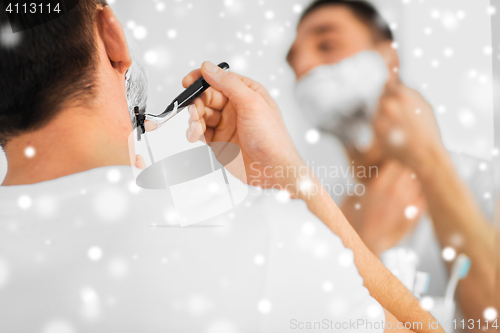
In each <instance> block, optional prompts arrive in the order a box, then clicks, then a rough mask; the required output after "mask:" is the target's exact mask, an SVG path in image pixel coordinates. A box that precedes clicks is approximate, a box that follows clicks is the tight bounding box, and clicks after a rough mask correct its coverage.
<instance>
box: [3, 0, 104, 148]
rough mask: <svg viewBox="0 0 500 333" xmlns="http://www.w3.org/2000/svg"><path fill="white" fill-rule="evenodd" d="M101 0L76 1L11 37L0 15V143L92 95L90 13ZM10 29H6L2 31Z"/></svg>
mask: <svg viewBox="0 0 500 333" xmlns="http://www.w3.org/2000/svg"><path fill="white" fill-rule="evenodd" d="M98 4H101V5H106V4H107V3H106V1H105V0H79V2H78V4H77V5H76V6H75V7H74V8H73V9H71V10H70V11H68V12H67V13H65V14H64V15H62V16H60V17H58V18H56V19H54V20H52V21H49V22H47V23H44V24H42V25H39V26H36V27H33V28H30V29H27V30H24V31H21V32H16V33H15V35H18V36H15V35H10V37H14V38H15V39H19V40H18V42H17V43H12V44H10V43H8V41H7V40H2V37H4V38H5V36H6V35H7V34H12V33H11V32H10V26H9V25H8V23H7V22H8V18H7V14H6V12H5V11H2V13H0V29H2V34H1V35H0V73H1V75H0V145H1V146H2V147H4V146H5V145H6V144H7V142H8V141H9V140H10V139H11V138H13V137H15V136H18V135H20V134H22V133H26V132H29V131H32V130H36V129H39V128H41V127H43V126H44V125H46V124H47V123H48V122H49V121H50V120H51V119H53V118H54V116H56V115H57V114H58V112H60V111H61V109H62V108H63V107H64V105H65V103H67V102H74V103H87V102H88V101H89V100H90V98H91V97H92V96H94V95H95V91H96V85H95V64H96V62H97V47H96V42H95V38H94V36H95V31H96V30H95V17H96V10H97V5H98ZM6 29H9V30H6Z"/></svg>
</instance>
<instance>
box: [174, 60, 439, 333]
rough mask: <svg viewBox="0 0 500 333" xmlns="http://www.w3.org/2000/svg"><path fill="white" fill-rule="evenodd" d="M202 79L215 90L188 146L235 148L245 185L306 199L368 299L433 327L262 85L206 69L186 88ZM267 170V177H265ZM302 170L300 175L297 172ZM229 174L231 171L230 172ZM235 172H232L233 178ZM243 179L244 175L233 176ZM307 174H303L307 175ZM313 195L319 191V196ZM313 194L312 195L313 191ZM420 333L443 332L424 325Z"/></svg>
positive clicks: (203, 102) (196, 115) (200, 107)
mask: <svg viewBox="0 0 500 333" xmlns="http://www.w3.org/2000/svg"><path fill="white" fill-rule="evenodd" d="M200 74H202V75H203V77H204V78H205V80H206V81H207V82H208V83H209V84H210V85H211V88H210V89H208V90H207V91H205V93H204V94H203V96H202V98H201V99H197V101H196V102H195V109H191V110H190V112H191V118H190V130H188V133H187V137H188V139H189V140H190V141H197V140H199V139H202V140H204V141H206V142H208V143H210V142H233V143H235V144H237V145H239V146H240V147H241V151H242V154H243V158H244V160H245V164H246V176H247V180H246V181H247V182H248V183H251V184H252V185H259V186H261V187H264V188H265V187H280V188H282V189H286V190H287V191H288V192H290V193H291V194H292V195H293V196H295V197H296V198H300V199H303V200H304V201H305V202H306V203H307V205H308V207H309V209H310V210H311V211H312V212H313V213H314V214H315V215H316V216H318V217H319V218H320V219H321V220H322V221H323V222H324V223H325V224H326V225H327V226H328V227H329V228H330V229H331V230H332V231H333V232H334V233H335V234H337V235H338V236H339V237H340V238H341V239H342V241H343V242H344V245H345V246H346V247H348V248H350V249H351V250H352V251H353V252H354V258H355V259H354V260H355V264H356V266H357V267H358V271H359V273H360V275H361V276H362V277H363V279H364V284H365V286H366V287H367V289H368V290H369V292H370V294H371V295H372V296H373V297H374V298H375V299H376V300H377V301H378V302H379V303H380V304H381V305H382V306H383V307H384V308H386V309H387V310H388V311H389V312H391V313H392V314H394V316H395V317H396V318H397V319H398V320H399V321H401V322H422V323H427V322H429V321H434V318H432V316H431V315H430V314H429V313H428V312H427V311H425V310H424V309H422V307H421V306H420V304H419V302H418V300H417V299H416V298H415V297H414V296H413V295H412V294H411V292H410V291H409V290H408V289H406V288H405V287H404V285H403V284H402V283H401V282H400V281H399V280H398V279H397V278H396V277H395V276H394V275H392V274H391V273H390V272H389V271H388V270H387V269H386V268H385V267H384V266H383V265H382V263H381V262H380V260H379V259H378V258H376V257H375V255H373V254H372V252H371V251H370V250H368V248H367V247H366V246H365V245H364V244H363V242H362V241H361V240H360V238H359V237H358V235H357V234H356V232H355V231H354V230H353V229H352V227H351V225H350V224H349V223H348V222H347V220H346V219H345V217H344V216H343V215H342V212H341V211H340V210H339V208H338V207H337V205H336V204H335V202H334V201H333V200H332V199H331V197H330V196H329V195H328V193H326V191H325V190H324V188H323V187H322V186H321V184H320V182H319V181H318V179H317V178H316V177H315V176H314V175H313V173H312V171H311V169H309V168H308V167H307V165H306V164H305V162H304V161H303V160H302V159H301V158H300V156H299V155H298V153H297V151H296V149H295V147H294V145H293V142H292V140H291V138H290V136H289V134H288V132H287V130H286V127H285V125H284V122H283V119H282V117H281V113H280V111H279V108H278V106H277V105H276V103H275V102H274V100H273V99H272V98H271V97H270V95H269V94H268V93H267V91H266V90H265V89H264V88H263V87H262V86H261V85H260V84H258V83H256V82H254V81H252V80H250V79H248V78H245V77H242V76H238V75H236V74H234V73H226V72H224V71H222V70H220V69H217V68H215V67H213V65H212V66H210V65H209V64H207V63H204V65H203V66H202V69H201V71H200V70H196V71H193V72H192V73H191V74H190V75H188V76H187V77H186V78H185V79H184V81H183V85H184V86H188V85H190V84H191V83H192V82H194V80H196V79H197V78H199V76H200ZM273 168H276V169H277V170H279V169H281V170H283V168H284V169H285V170H288V169H287V168H292V169H295V170H296V171H297V172H296V173H293V172H291V173H286V174H287V175H286V176H281V177H276V176H273V175H276V173H275V172H273V171H272V170H269V169H273ZM266 170H267V175H270V176H265V175H266V173H265V172H264V171H266ZM299 170H300V171H299ZM230 171H231V170H230ZM233 171H234V172H233ZM233 171H231V172H232V173H233V174H235V175H238V174H241V173H240V172H239V171H241V170H239V171H238V170H233ZM304 171H305V172H304ZM314 189H318V191H315V192H314V193H313V192H312V191H314ZM309 190H312V191H309ZM417 331H418V332H443V331H442V329H441V328H439V329H438V330H436V329H428V328H427V327H426V326H425V325H423V327H422V329H419V330H417Z"/></svg>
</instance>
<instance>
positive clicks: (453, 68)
mask: <svg viewBox="0 0 500 333" xmlns="http://www.w3.org/2000/svg"><path fill="white" fill-rule="evenodd" d="M108 2H109V3H110V4H111V5H114V6H116V8H117V9H119V10H120V11H121V12H122V13H124V12H125V11H124V9H126V8H127V5H128V3H127V2H126V1H125V0H121V1H115V0H108ZM401 3H402V4H403V5H404V6H408V8H410V10H411V9H414V8H422V7H423V8H425V13H424V14H422V15H421V17H419V24H421V25H420V26H415V27H414V28H415V29H414V30H415V31H417V32H418V35H419V36H421V39H413V38H409V37H408V38H406V35H401V34H403V33H405V31H407V30H408V27H407V26H406V25H405V22H404V18H402V17H397V15H396V17H394V19H392V18H391V20H390V23H391V28H392V29H393V30H395V32H396V34H397V39H398V41H399V43H398V42H395V43H394V46H395V47H396V48H398V51H401V52H406V53H407V54H408V55H409V56H408V57H406V58H405V62H406V64H404V66H406V67H405V68H402V69H405V70H407V68H412V69H414V71H416V72H420V75H419V76H416V75H412V74H413V73H412V72H410V73H408V74H407V75H408V76H409V77H411V78H412V79H415V80H416V84H415V86H416V87H424V86H426V87H427V83H428V90H427V92H428V93H429V94H434V98H433V101H435V102H438V103H442V104H441V105H438V106H434V107H435V110H436V111H437V112H438V113H439V117H442V118H440V119H439V121H440V122H443V123H457V124H458V126H457V128H455V129H452V130H451V131H450V129H449V128H445V131H444V133H443V135H445V136H447V137H450V138H451V139H450V140H449V141H453V138H456V137H458V136H464V137H465V136H466V134H464V131H462V129H467V133H470V136H467V138H471V137H472V138H476V137H484V136H485V135H486V134H484V135H483V133H479V134H478V131H481V130H482V129H483V128H484V122H485V120H484V119H483V117H482V116H481V114H484V113H487V112H488V108H487V107H482V108H475V107H473V106H472V105H469V103H468V102H467V101H465V100H464V97H463V96H464V95H462V94H460V93H457V91H460V90H459V89H458V88H457V86H456V85H455V82H459V80H458V79H455V78H457V77H458V75H459V74H460V75H462V76H463V77H464V78H465V79H467V80H469V81H467V83H464V87H465V88H463V89H469V88H470V85H472V84H477V85H481V87H482V88H481V89H482V90H485V91H487V90H488V89H489V85H491V84H492V77H491V75H490V74H489V73H488V68H484V67H483V65H482V64H483V63H488V59H489V58H488V57H491V56H496V55H497V54H498V50H497V46H496V45H494V47H492V46H491V45H488V42H487V41H485V42H481V43H479V44H478V45H476V46H474V48H473V49H472V50H467V49H464V48H463V47H461V45H460V44H463V45H464V46H467V45H469V44H470V40H461V41H460V42H454V41H448V39H449V37H450V36H456V35H462V36H463V38H467V37H466V36H465V35H466V34H463V33H462V32H466V31H470V27H468V26H467V24H468V22H472V24H474V23H475V22H476V21H473V18H474V17H475V16H474V15H475V12H473V11H471V10H470V8H464V9H462V8H452V6H451V5H450V6H449V7H440V6H439V4H437V3H432V2H431V3H428V2H426V3H424V2H419V1H415V0H413V1H407V0H403V1H401ZM413 6H415V7H413ZM418 6H420V7H418ZM434 6H436V8H433V7H434ZM149 7H151V9H150V11H149V12H147V15H149V16H150V19H149V18H148V17H147V16H146V17H145V16H144V15H143V16H142V17H141V13H133V12H132V13H126V12H125V13H126V14H128V16H127V15H124V17H127V18H132V19H133V20H129V21H124V22H122V23H123V25H124V26H125V27H126V28H127V29H129V30H130V31H131V32H132V36H133V39H134V40H135V41H137V42H138V43H139V45H140V46H141V53H139V54H138V57H139V59H140V60H141V61H143V62H144V64H145V65H146V66H147V69H148V74H149V76H150V78H151V79H152V80H153V81H154V82H155V84H154V85H153V87H154V92H155V94H156V95H154V94H153V93H152V94H151V95H152V97H153V103H152V105H153V107H152V110H161V109H162V107H164V103H165V100H166V99H168V98H169V97H173V96H174V95H175V94H176V93H178V91H177V90H178V89H179V87H180V79H181V78H182V76H183V75H185V74H186V73H187V72H188V71H189V70H192V69H194V68H195V67H198V66H199V65H200V64H201V62H202V61H203V60H207V59H210V60H212V59H213V60H215V61H216V60H220V61H223V60H226V61H228V62H230V64H231V66H232V68H233V69H234V70H235V71H237V72H243V73H244V74H246V75H249V76H254V75H255V76H256V77H259V78H264V79H262V81H263V82H262V83H263V84H264V85H265V86H266V87H267V88H268V89H269V91H270V93H271V94H272V95H273V96H274V97H279V98H280V99H281V100H283V101H285V100H286V99H285V98H288V97H289V96H288V95H289V91H288V85H286V84H285V83H288V78H287V80H284V78H285V77H286V76H285V75H283V72H280V71H278V70H277V68H278V67H279V66H285V63H284V60H283V59H282V60H281V62H280V63H279V65H278V66H276V63H277V61H276V59H275V58H277V57H278V56H280V55H281V54H282V53H283V52H282V51H281V50H282V49H283V50H285V49H286V48H287V46H288V45H287V43H288V41H289V40H287V38H288V37H287V36H290V34H293V33H294V29H295V22H296V21H295V19H297V18H298V16H299V15H300V14H301V13H302V11H303V10H304V7H305V3H304V2H300V3H299V2H298V3H295V2H285V4H284V5H283V7H278V5H276V6H275V5H274V4H273V5H271V3H270V2H269V1H256V2H255V3H254V6H253V7H251V6H249V5H247V4H246V3H245V2H244V1H239V0H224V1H220V5H218V6H214V7H215V8H214V9H213V10H212V11H211V12H203V13H200V12H199V8H203V7H202V6H201V4H200V3H199V2H197V1H191V2H190V1H187V0H183V1H181V0H177V1H155V2H152V4H151V5H150V6H149ZM478 11H481V14H489V15H498V13H497V9H496V8H495V7H493V6H489V7H487V8H481V9H478ZM178 14H179V17H181V15H184V16H183V21H181V20H178V21H175V20H174V19H173V15H178ZM188 14H189V15H199V16H198V19H199V21H197V20H194V19H193V20H189V16H188ZM203 15H205V16H206V17H207V19H208V20H210V21H209V22H210V23H211V24H204V23H203V22H204V21H202V17H203ZM481 17H483V16H481ZM155 20H157V21H155ZM214 21H215V22H216V23H213V22H214ZM165 22H168V24H165ZM196 22H201V23H200V26H203V27H204V28H206V30H207V35H208V34H211V33H213V35H214V36H218V35H219V34H218V33H219V32H220V30H218V29H219V28H218V27H221V30H223V29H222V28H225V27H226V26H225V24H229V26H230V27H231V29H230V30H232V31H231V34H229V33H228V34H227V35H224V37H223V38H220V40H214V41H212V42H211V43H209V42H206V41H203V42H201V43H193V45H196V47H192V48H189V47H186V48H183V47H182V45H181V44H180V42H181V40H184V38H185V37H187V38H191V40H195V36H194V35H189V32H190V31H191V30H196V29H194V28H193V26H196V24H197V23H196ZM160 27H161V29H160ZM0 29H1V30H0V46H1V47H10V48H12V47H15V46H16V45H18V43H19V42H20V41H22V35H21V34H12V33H11V31H9V30H10V29H7V28H6V27H2V28H0ZM157 30H158V31H159V32H158V34H156V31H157ZM236 31H240V32H241V34H239V35H237V34H236ZM398 34H399V35H398ZM186 35H187V36H186ZM474 35H479V36H482V35H487V34H486V33H482V31H478V33H477V34H474ZM238 36H239V37H238ZM410 41H411V43H410ZM426 41H428V42H426ZM278 49H279V50H280V51H279V52H277V51H276V50H278ZM472 53H477V54H478V55H479V56H480V58H479V57H477V58H473V57H472V55H471V54H472ZM469 56H470V57H469ZM464 57H465V58H464ZM270 59H271V60H272V61H269V60H270ZM464 59H466V60H467V61H466V62H464ZM267 61H269V62H270V65H267V64H266V62H267ZM455 62H456V63H455ZM174 64H175V66H174ZM285 68H286V69H285V74H286V75H288V74H289V69H288V67H285ZM426 69H429V72H428V71H426ZM430 70H432V71H433V72H430ZM444 70H449V71H450V72H455V73H457V76H453V77H452V76H447V75H445V74H444V73H443V72H442V71H444ZM254 72H255V73H254ZM432 73H435V74H432ZM438 75H439V76H443V77H447V78H446V79H445V81H444V82H443V81H440V83H439V84H438V83H434V82H435V78H436V77H437V76H438ZM457 84H458V83H457ZM157 87H158V89H157ZM440 87H443V88H442V89H447V90H450V91H454V92H455V93H454V94H453V96H452V97H449V96H447V95H445V94H443V93H442V90H439V89H440ZM154 99H156V101H154ZM480 99H481V100H489V98H480ZM155 104H156V105H155ZM486 122H487V120H486ZM453 130H455V132H456V133H455V132H453ZM304 133H306V134H304ZM299 135H300V136H301V138H302V140H305V141H306V142H307V143H308V144H315V143H318V142H319V141H320V133H319V132H318V131H317V130H310V131H307V132H305V131H302V132H300V134H299ZM394 141H395V142H401V141H404V138H403V140H401V136H399V137H398V135H396V140H394ZM468 141H470V142H473V141H475V140H468ZM463 146H464V147H465V149H464V150H466V151H467V149H469V151H472V152H475V151H476V150H475V149H474V147H473V146H467V145H466V144H463ZM309 147H310V146H309ZM485 151H487V154H488V156H497V155H498V154H499V153H498V149H497V148H493V147H487V149H485ZM25 156H26V157H27V158H33V157H34V158H36V157H38V156H37V155H36V151H35V149H33V150H32V151H31V150H26V151H25ZM477 168H478V170H479V171H483V166H482V165H478V166H477ZM486 170H488V169H487V166H486ZM115 171H116V170H115ZM115 171H110V172H109V173H108V174H107V175H106V174H105V175H104V178H103V180H104V181H106V182H109V183H111V186H117V185H118V184H120V182H121V180H122V179H123V178H125V176H124V175H120V176H118V175H117V174H116V173H115ZM76 191H77V193H78V194H79V195H81V198H82V200H83V199H85V200H91V203H92V206H91V209H90V210H89V214H91V215H89V218H88V219H81V220H80V221H83V222H81V223H80V226H81V227H82V226H85V225H86V224H88V223H89V221H93V223H94V222H95V223H101V221H120V220H121V219H124V218H125V217H127V216H128V214H130V213H131V210H132V205H131V201H130V198H129V197H128V196H129V195H131V194H134V195H135V196H134V198H136V197H138V196H137V194H138V193H140V192H141V189H140V188H139V187H137V185H135V183H134V182H127V183H125V184H124V187H123V188H121V189H120V190H116V191H115V190H113V191H106V190H105V191H101V190H99V191H95V190H93V189H92V187H91V186H90V184H83V185H82V186H81V192H80V187H78V188H77V189H76ZM144 192H145V191H143V193H144ZM143 193H141V195H142V194H143ZM486 194H487V193H485V194H484V195H485V198H486ZM490 195H491V193H490ZM276 199H277V201H278V202H279V203H288V204H286V205H282V206H287V207H288V205H289V204H291V203H289V202H290V194H289V193H288V192H284V191H283V192H279V193H278V194H277V195H276ZM13 200H14V202H15V205H17V207H16V208H17V209H19V210H21V211H24V212H25V213H31V212H36V214H39V215H40V216H41V217H43V216H46V217H47V218H54V217H57V216H59V214H61V213H64V209H65V207H63V206H62V205H61V202H59V201H58V200H57V198H56V197H55V196H51V195H50V193H49V195H47V196H34V195H33V196H32V195H31V194H30V193H28V192H27V193H25V194H23V195H22V196H19V197H18V198H17V197H16V198H13ZM250 206H251V205H250ZM355 208H356V209H360V208H361V206H360V204H359V203H358V204H355ZM252 209H253V208H252ZM405 215H406V216H407V212H406V211H405ZM239 216H240V215H236V216H235V217H234V219H235V220H238V218H239ZM96 217H97V219H96ZM407 217H408V216H407ZM156 218H157V219H156V220H155V222H158V223H162V224H165V223H166V224H169V223H178V216H177V213H176V212H175V210H167V211H166V212H165V213H164V214H163V212H161V213H160V214H158V217H156ZM68 221H69V222H70V223H72V224H73V222H74V221H73V220H68ZM302 221H304V220H302ZM141 222H142V221H141ZM72 224H71V225H72ZM110 225H111V224H110ZM115 225H117V226H122V224H121V223H120V224H115ZM146 225H147V223H146ZM318 230H319V229H316V227H315V224H314V223H312V222H304V223H302V224H299V226H298V227H297V229H296V230H295V232H296V233H297V234H298V235H301V236H302V237H310V238H313V237H315V236H316V235H317V234H319V231H318ZM121 236H122V235H121V234H120V233H117V234H116V237H117V238H118V237H121ZM457 242H458V241H457ZM40 243H41V244H42V245H43V246H45V245H47V246H51V247H52V248H55V247H56V246H57V245H58V243H57V242H56V239H55V238H50V237H44V238H42V239H41V240H40ZM49 244H51V245H49ZM280 244H281V243H280ZM281 245H283V244H281ZM105 246H106V244H104V243H100V242H97V241H96V243H95V245H94V243H93V242H92V243H89V244H87V247H86V248H84V250H83V252H82V256H83V257H84V259H86V260H87V262H88V263H89V265H92V266H96V267H97V266H99V265H101V266H102V267H101V269H102V271H103V273H104V274H106V276H107V277H108V276H109V278H110V280H112V281H116V280H120V279H129V278H132V277H133V276H134V264H137V263H140V262H141V261H143V260H144V258H147V256H146V255H144V254H142V253H138V254H134V252H130V253H129V252H127V251H123V253H111V252H110V251H109V250H108V248H107V247H105ZM453 246H454V247H458V245H455V244H453ZM289 247H290V244H286V245H285V247H284V248H282V250H281V251H284V249H288V248H289ZM103 248H104V249H105V250H106V252H103ZM86 249H88V253H85V250H86ZM450 249H451V251H450ZM450 249H446V248H445V249H444V250H443V253H442V256H443V258H445V259H446V258H448V259H446V260H453V259H454V258H455V256H456V253H455V250H454V249H453V248H450ZM311 251H313V253H316V254H320V255H326V254H325V253H326V252H325V247H324V246H323V245H321V243H318V246H317V247H313V248H311ZM255 253H258V252H252V253H249V254H248V257H247V258H248V260H247V261H248V265H249V266H251V267H252V269H254V270H259V269H261V268H259V266H260V265H263V264H264V263H265V264H267V260H270V259H269V257H267V256H266V255H265V254H258V255H256V254H255ZM105 254H107V255H105ZM108 255H109V256H108ZM114 255H118V256H119V257H114ZM174 258H177V261H175V259H174ZM44 260H50V257H44V256H42V255H37V260H36V262H37V263H38V264H39V263H42V262H44ZM186 260H187V259H186V258H185V257H184V258H183V257H182V256H181V255H180V254H178V255H176V256H174V255H173V251H172V253H158V254H157V257H156V258H154V262H156V263H157V264H158V265H162V266H161V267H162V268H163V269H167V267H169V265H171V264H172V263H174V262H178V263H181V262H183V261H186ZM333 260H334V261H335V262H336V264H337V263H338V264H339V265H342V266H344V265H347V267H349V265H350V263H351V262H352V258H351V257H349V255H345V254H342V255H340V256H339V257H338V260H336V258H334V259H333ZM45 262H48V261H45ZM259 263H260V264H259ZM13 279H15V274H14V271H11V266H10V264H9V261H8V260H7V258H0V291H2V290H3V289H5V288H9V286H10V282H12V281H13ZM319 281H323V280H319ZM227 285H230V284H227ZM340 286H341V284H337V283H335V285H334V283H333V281H326V280H325V282H324V283H321V282H319V283H318V284H317V285H316V286H315V288H317V289H318V291H320V292H322V293H327V294H330V295H334V293H335V292H337V290H338V289H340ZM78 288H80V289H78ZM73 292H74V293H75V295H76V296H80V298H79V301H80V302H81V306H82V307H81V308H80V310H81V312H80V314H81V315H82V319H86V320H95V319H98V318H100V316H101V315H102V313H101V312H102V311H103V304H104V300H105V299H106V296H105V295H104V293H103V294H101V293H100V291H99V288H97V286H85V284H82V285H80V287H77V288H75V290H73ZM271 299H272V298H271ZM346 302H347V300H342V299H339V300H336V301H335V302H332V303H331V304H330V306H331V307H330V309H331V310H332V313H341V312H342V309H343V308H344V307H345V305H346V304H347V303H346ZM421 302H422V306H423V307H424V308H426V309H432V308H433V307H434V300H433V299H432V298H430V297H424V298H423V299H422V301H421ZM180 303H181V304H182V306H183V307H182V309H184V310H185V311H188V312H192V313H193V314H195V313H196V314H206V313H208V312H207V311H210V310H211V307H210V304H211V300H210V298H209V297H208V296H206V297H205V296H200V295H195V296H193V297H191V298H189V297H186V298H184V299H182V300H181V301H180ZM252 304H257V310H258V311H259V312H260V313H262V314H265V313H267V314H270V313H272V309H273V306H275V305H276V304H277V300H276V301H275V300H274V299H273V302H272V303H271V301H270V300H269V299H263V300H261V301H259V300H258V299H257V300H256V301H255V303H252ZM253 306H254V305H253ZM212 309H213V308H212ZM377 310H380V309H379V308H375V307H374V308H371V307H369V308H368V309H366V312H367V313H368V315H369V316H370V315H374V314H376V312H377ZM483 314H484V318H485V319H487V320H493V319H494V318H497V316H498V314H497V310H496V309H494V308H487V309H485V310H484V313H483ZM60 315H61V316H62V317H61V318H57V317H56V318H54V319H52V318H45V320H44V321H42V322H41V323H42V324H41V325H40V327H37V329H36V331H37V332H42V333H78V332H79V330H78V327H77V326H76V321H75V323H73V320H74V319H73V317H71V318H65V317H64V314H63V312H62V311H61V313H60ZM238 324H239V323H238V322H236V321H233V318H221V319H218V320H214V321H212V322H209V323H208V324H207V325H206V329H205V330H204V331H203V332H206V333H238V332H242V331H243V328H240V327H239V325H238Z"/></svg>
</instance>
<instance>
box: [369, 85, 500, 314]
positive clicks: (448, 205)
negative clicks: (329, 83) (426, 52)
mask: <svg viewBox="0 0 500 333" xmlns="http://www.w3.org/2000/svg"><path fill="white" fill-rule="evenodd" d="M415 110H419V112H415ZM374 124H375V126H374V127H375V130H376V133H377V136H378V139H379V140H378V141H379V142H380V143H381V145H382V150H383V151H384V152H385V154H386V155H387V157H389V158H395V159H397V160H399V161H401V162H403V163H404V164H406V165H407V166H408V167H410V168H411V169H413V170H414V171H415V173H416V175H417V178H418V179H419V180H420V182H421V185H422V188H423V191H424V195H425V197H426V199H427V206H428V210H429V213H430V215H431V217H432V221H433V224H434V229H435V231H436V233H437V236H438V239H439V241H440V244H441V246H442V247H446V246H452V247H454V248H455V249H456V250H457V252H458V253H465V254H466V255H467V256H468V257H469V258H470V259H471V269H470V272H469V275H468V276H467V277H466V278H465V279H464V280H462V281H461V282H460V283H459V291H460V299H461V304H462V308H463V310H464V314H465V316H466V317H467V318H472V319H474V320H476V321H477V320H482V321H484V319H485V318H484V316H483V312H484V310H485V309H486V308H487V307H495V308H496V309H500V290H499V289H498V288H499V286H500V283H499V282H500V281H499V278H500V276H499V275H498V274H497V273H496V272H495V270H496V269H497V267H499V265H500V255H499V253H498V248H496V244H495V243H496V242H498V240H499V239H500V238H499V232H498V231H497V230H495V228H494V227H492V226H491V225H490V224H489V223H488V221H487V219H486V217H485V216H484V215H483V214H482V212H481V210H480V208H479V207H478V205H477V204H476V202H475V200H474V198H473V197H472V195H471V194H470V192H469V191H468V189H467V187H466V185H465V184H464V182H463V181H462V180H461V179H460V177H459V175H458V173H457V171H456V170H455V168H454V166H453V164H452V162H451V160H450V158H449V156H448V153H447V152H446V150H445V148H444V146H443V144H442V141H441V137H440V134H439V129H438V127H437V123H436V120H435V118H434V113H433V110H432V107H431V106H430V105H429V104H428V103H427V102H425V100H424V99H423V98H422V97H421V96H420V94H418V93H417V92H416V91H413V90H411V89H409V88H408V87H405V86H404V85H402V84H399V85H395V86H392V87H388V89H387V93H386V95H385V96H383V97H382V99H381V103H380V108H379V112H378V114H377V116H376V119H375V123H374ZM394 131H398V133H399V136H400V137H402V138H403V140H402V142H399V144H395V143H394V142H391V133H394ZM456 236H458V238H459V239H461V241H460V242H459V243H458V244H457V243H456V242H453V239H454V238H457V237H456ZM495 288H496V289H495Z"/></svg>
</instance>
